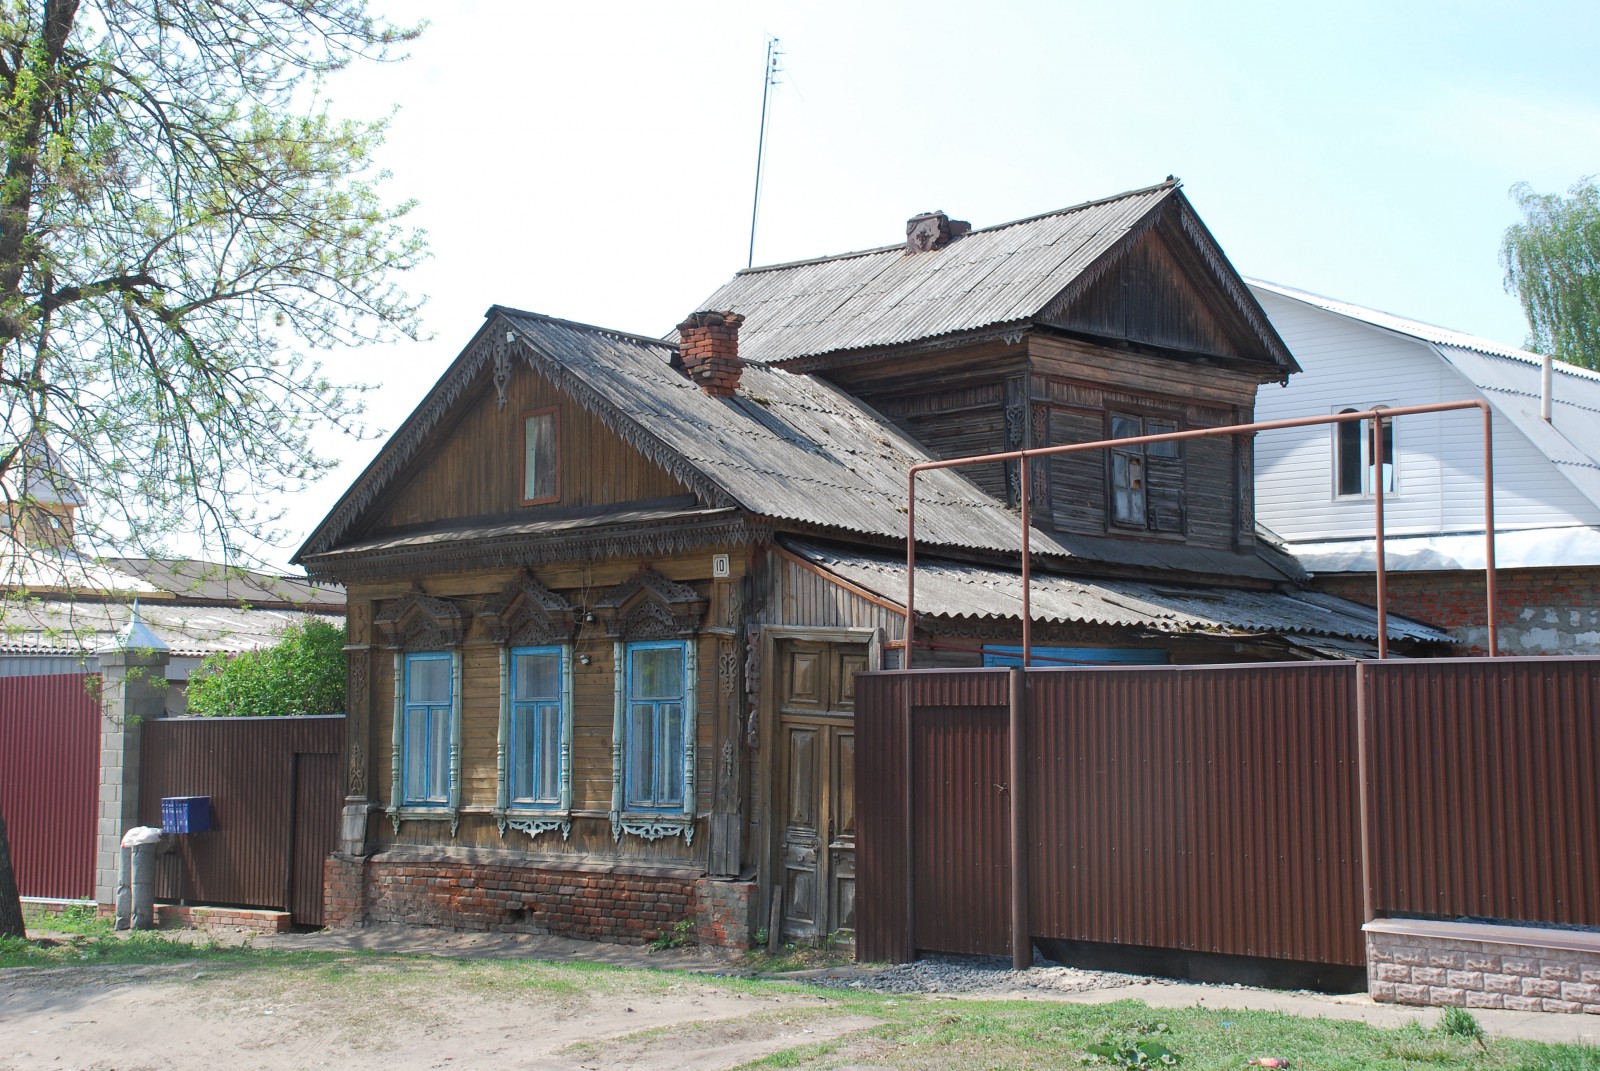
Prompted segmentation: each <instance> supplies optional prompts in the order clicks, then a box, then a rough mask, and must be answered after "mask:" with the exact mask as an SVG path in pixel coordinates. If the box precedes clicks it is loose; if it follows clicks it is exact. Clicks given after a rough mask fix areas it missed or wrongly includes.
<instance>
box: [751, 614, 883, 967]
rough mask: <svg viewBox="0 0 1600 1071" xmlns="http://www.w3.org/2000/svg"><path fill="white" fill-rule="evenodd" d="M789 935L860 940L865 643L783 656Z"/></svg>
mask: <svg viewBox="0 0 1600 1071" xmlns="http://www.w3.org/2000/svg"><path fill="white" fill-rule="evenodd" d="M777 662H778V665H779V669H780V675H779V681H778V701H779V710H778V712H777V713H778V725H779V733H778V738H779V743H780V750H779V755H778V762H779V768H778V775H777V783H778V784H779V785H780V786H782V789H781V798H780V799H776V800H773V801H772V806H773V807H774V810H775V811H776V813H777V815H778V838H779V842H778V856H779V857H778V859H777V863H778V870H779V873H778V875H777V876H778V880H779V881H780V882H781V887H780V889H779V890H778V892H779V895H780V896H781V897H782V904H783V935H782V936H784V937H786V938H789V939H800V940H819V939H823V938H828V937H831V936H833V935H838V936H837V939H838V940H842V941H851V940H854V936H855V933H854V928H855V839H856V811H855V722H854V717H853V715H854V710H855V679H854V676H853V674H855V673H857V672H860V671H861V670H864V669H866V668H867V649H866V646H865V645H864V644H826V643H815V642H809V641H801V640H785V641H783V642H782V644H781V645H780V647H779V657H778V659H777Z"/></svg>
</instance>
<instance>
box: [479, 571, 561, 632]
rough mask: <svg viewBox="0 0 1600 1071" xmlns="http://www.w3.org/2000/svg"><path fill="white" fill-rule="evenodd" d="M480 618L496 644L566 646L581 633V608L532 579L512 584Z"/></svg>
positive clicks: (518, 578)
mask: <svg viewBox="0 0 1600 1071" xmlns="http://www.w3.org/2000/svg"><path fill="white" fill-rule="evenodd" d="M478 618H479V619H480V620H481V621H483V623H484V631H485V633H486V634H487V635H488V636H489V638H490V639H492V640H494V642H496V643H503V644H507V645H509V646H512V647H535V646H539V645H541V644H546V643H564V642H566V641H569V640H571V639H572V637H573V635H574V633H576V632H577V629H578V608H577V607H575V606H573V605H572V604H571V603H570V602H568V601H567V600H566V599H564V598H562V597H561V596H560V595H557V594H556V593H555V592H553V591H550V590H549V589H548V588H546V587H545V586H544V585H543V584H541V583H539V582H538V581H537V580H535V579H534V578H533V577H532V576H531V575H524V576H520V577H517V578H516V579H515V580H512V581H511V583H509V584H507V585H506V586H505V587H504V588H502V589H501V590H500V594H499V595H497V596H495V597H494V598H493V599H490V600H489V602H488V603H487V604H486V605H485V606H484V608H483V609H482V610H480V611H479V612H478Z"/></svg>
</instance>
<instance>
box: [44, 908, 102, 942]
mask: <svg viewBox="0 0 1600 1071" xmlns="http://www.w3.org/2000/svg"><path fill="white" fill-rule="evenodd" d="M22 924H23V925H24V926H26V927H27V928H28V929H30V930H48V931H49V932H51V933H76V934H83V935H85V936H92V937H109V936H110V935H111V933H112V924H111V920H110V919H108V918H101V917H100V916H99V915H98V914H96V912H95V905H93V904H69V905H67V906H66V907H64V908H62V909H61V910H60V911H59V912H57V911H46V910H44V909H43V908H41V907H39V906H37V905H35V904H26V905H24V906H23V908H22Z"/></svg>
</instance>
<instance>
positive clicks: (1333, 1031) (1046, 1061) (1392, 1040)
mask: <svg viewBox="0 0 1600 1071" xmlns="http://www.w3.org/2000/svg"><path fill="white" fill-rule="evenodd" d="M839 1008H840V1009H841V1010H845V1011H851V1012H855V1013H857V1014H867V1015H874V1016H877V1017H879V1018H881V1019H884V1020H885V1022H884V1024H883V1025H882V1026H879V1027H876V1028H873V1029H872V1030H869V1031H867V1032H866V1037H865V1038H861V1037H859V1036H858V1037H857V1038H855V1039H853V1040H851V1041H849V1042H833V1043H826V1044H822V1045H806V1046H799V1047H796V1048H793V1049H786V1050H783V1051H781V1052H776V1053H773V1054H771V1055H770V1056H768V1057H766V1058H765V1059H763V1060H759V1061H756V1062H754V1063H752V1064H750V1065H748V1066H750V1067H817V1068H823V1067H829V1066H831V1065H833V1064H834V1063H836V1062H845V1063H849V1064H851V1065H852V1066H881V1067H892V1068H937V1069H940V1071H989V1069H996V1071H998V1069H1002V1068H1003V1069H1005V1071H1029V1069H1040V1071H1043V1069H1046V1068H1049V1069H1052V1071H1056V1069H1059V1068H1061V1067H1063V1066H1080V1065H1081V1064H1082V1063H1084V1062H1085V1059H1084V1058H1085V1055H1086V1050H1087V1049H1088V1047H1089V1046H1091V1045H1102V1044H1110V1045H1112V1046H1114V1047H1116V1048H1119V1049H1122V1048H1126V1047H1128V1046H1131V1045H1133V1044H1134V1043H1136V1042H1138V1041H1142V1040H1147V1039H1151V1038H1156V1039H1158V1040H1159V1043H1160V1045H1161V1046H1163V1047H1164V1048H1165V1049H1167V1050H1170V1051H1171V1052H1172V1053H1173V1054H1175V1055H1176V1056H1177V1058H1178V1065H1177V1066H1178V1068H1180V1069H1181V1071H1213V1069H1214V1071H1223V1069H1227V1071H1245V1069H1246V1068H1247V1067H1248V1063H1249V1061H1250V1060H1251V1059H1253V1058H1257V1057H1263V1056H1277V1057H1280V1058H1285V1059H1287V1060H1288V1061H1289V1066H1290V1068H1291V1071H1419V1069H1421V1068H1430V1069H1431V1068H1437V1069H1440V1071H1600V1049H1594V1048H1586V1047H1581V1046H1564V1045H1555V1046H1546V1045H1536V1044H1533V1043H1530V1042H1520V1041H1511V1040H1505V1041H1488V1042H1486V1044H1485V1045H1481V1046H1480V1045H1479V1044H1478V1043H1477V1041H1476V1040H1474V1039H1468V1038H1462V1037H1458V1036H1453V1035H1449V1034H1445V1033H1442V1032H1439V1031H1427V1030H1423V1029H1422V1028H1421V1027H1418V1026H1410V1027H1406V1028H1402V1029H1399V1030H1388V1029H1381V1028H1377V1027H1371V1026H1367V1025H1366V1024H1364V1023H1356V1022H1345V1021H1339V1020H1331V1019H1305V1018H1300V1017H1297V1016H1291V1015H1285V1014H1283V1013H1279V1012H1253V1011H1216V1010H1211V1009H1203V1008H1183V1009H1164V1010H1161V1011H1159V1012H1157V1011H1154V1010H1152V1009H1151V1008H1149V1007H1148V1006H1146V1005H1144V1004H1141V1003H1137V1002H1134V1001H1123V1002H1119V1003H1116V1004H1105V1005H1081V1004H1068V1003H1056V1002H1050V1001H1039V1000H1031V1001H968V1000H960V1001H956V1000H948V999H943V1000H941V999H938V998H922V999H919V998H904V997H902V998H898V999H896V998H884V997H880V996H871V995H865V994H850V995H846V996H843V997H841V999H840V1002H839ZM1157 1027H1160V1028H1161V1029H1159V1030H1158V1029H1157ZM842 1046H843V1047H847V1048H848V1049H849V1052H848V1055H847V1056H846V1057H845V1058H843V1059H842V1061H841V1060H836V1056H837V1055H838V1052H839V1050H840V1049H841V1047H842ZM1101 1066H1103V1067H1106V1068H1108V1069H1110V1068H1114V1067H1115V1066H1116V1065H1115V1064H1111V1063H1102V1064H1101Z"/></svg>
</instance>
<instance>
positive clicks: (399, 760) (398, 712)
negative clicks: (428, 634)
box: [387, 647, 461, 837]
mask: <svg viewBox="0 0 1600 1071" xmlns="http://www.w3.org/2000/svg"><path fill="white" fill-rule="evenodd" d="M439 655H443V656H447V657H448V658H449V661H450V710H449V719H450V726H449V747H450V750H449V759H448V762H449V770H448V773H447V781H446V788H445V800H444V802H443V803H439V804H433V803H426V804H424V803H411V802H407V800H406V796H405V773H406V768H405V723H406V698H407V697H406V683H407V681H406V677H407V662H408V661H409V660H410V659H412V658H415V657H419V656H421V657H431V656H439ZM387 814H388V815H389V821H390V824H391V825H392V826H393V828H394V831H395V833H396V834H398V833H399V832H400V823H401V822H405V821H418V820H420V821H435V822H442V821H448V822H449V823H450V835H451V836H452V837H454V836H455V835H456V831H457V830H458V829H460V827H461V649H460V648H459V647H456V648H453V649H451V650H448V651H404V650H401V649H399V648H396V649H395V651H394V727H393V732H392V733H391V736H390V758H389V807H388V810H387Z"/></svg>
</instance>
